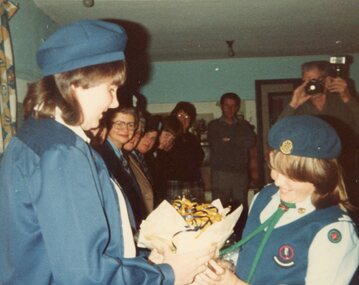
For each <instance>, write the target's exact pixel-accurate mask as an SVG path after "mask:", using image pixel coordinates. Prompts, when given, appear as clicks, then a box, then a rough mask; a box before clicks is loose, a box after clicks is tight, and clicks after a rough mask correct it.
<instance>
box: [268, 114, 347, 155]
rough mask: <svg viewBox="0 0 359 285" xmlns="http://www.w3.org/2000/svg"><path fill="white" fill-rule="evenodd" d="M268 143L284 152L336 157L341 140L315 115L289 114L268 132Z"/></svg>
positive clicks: (339, 149) (338, 153)
mask: <svg viewBox="0 0 359 285" xmlns="http://www.w3.org/2000/svg"><path fill="white" fill-rule="evenodd" d="M268 143H269V145H270V146H271V147H272V148H274V149H277V150H279V151H281V152H282V153H284V154H291V155H297V156H304V157H313V158H325V159H331V158H336V157H338V156H339V155H340V152H341V142H340V139H339V137H338V135H337V133H336V132H335V130H334V129H333V128H332V127H331V126H330V125H329V124H328V123H326V122H325V121H323V120H322V119H319V118H318V117H315V116H309V115H298V116H289V117H285V118H283V119H281V120H279V121H277V122H276V123H275V124H274V125H273V127H272V128H271V129H270V131H269V134H268Z"/></svg>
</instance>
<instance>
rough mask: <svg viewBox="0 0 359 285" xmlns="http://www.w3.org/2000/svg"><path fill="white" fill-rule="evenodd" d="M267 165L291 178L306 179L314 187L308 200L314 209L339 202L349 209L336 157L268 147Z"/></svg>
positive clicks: (303, 180) (296, 179) (350, 207)
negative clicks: (287, 152) (286, 151)
mask: <svg viewBox="0 0 359 285" xmlns="http://www.w3.org/2000/svg"><path fill="white" fill-rule="evenodd" d="M268 163H269V167H270V168H271V169H274V170H276V171H278V172H279V173H281V174H283V175H285V176H287V177H288V178H290V179H292V180H294V181H300V182H309V183H312V184H313V185H314V187H315V191H314V193H313V194H312V197H311V199H312V203H313V205H314V206H315V207H316V208H318V209H321V208H328V207H330V206H333V205H338V204H341V205H342V206H343V207H344V208H347V209H352V206H351V205H350V203H349V202H348V196H347V193H346V190H345V186H344V182H343V176H342V170H341V167H340V166H339V164H338V162H337V160H336V159H319V158H311V157H302V156H295V155H286V154H283V153H281V152H280V151H278V150H272V151H271V152H270V154H269V159H268Z"/></svg>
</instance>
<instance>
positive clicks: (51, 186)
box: [0, 119, 174, 285]
mask: <svg viewBox="0 0 359 285" xmlns="http://www.w3.org/2000/svg"><path fill="white" fill-rule="evenodd" d="M121 224H122V223H121V216H120V213H119V205H118V200H117V195H116V192H115V189H114V187H113V185H112V182H111V181H110V177H109V174H108V171H107V168H106V166H105V164H104V162H103V160H102V159H101V157H100V156H99V155H98V154H97V153H96V152H94V151H92V150H91V148H90V147H89V146H88V145H87V144H86V143H85V142H84V141H83V140H82V139H81V138H80V137H79V136H77V135H76V134H75V133H73V132H72V131H71V130H70V129H68V128H67V127H65V126H63V125H61V124H59V123H57V122H56V121H54V120H51V119H39V120H35V119H28V120H27V121H25V123H24V125H23V127H22V129H21V130H20V131H19V132H18V133H17V135H16V136H15V137H13V138H12V140H11V142H10V144H9V145H8V147H7V149H6V151H5V153H4V156H3V160H2V164H1V167H0V233H1V234H0V268H1V269H0V284H2V285H10V284H11V285H23V284H32V285H44V284H49V285H50V284H51V285H52V284H56V285H61V284H63V285H69V284H71V285H93V284H101V285H104V284H107V285H110V284H116V285H118V284H136V285H137V284H173V283H174V273H173V271H172V269H171V267H170V266H169V265H167V264H162V265H151V264H150V263H148V262H147V261H146V260H145V259H144V258H142V257H137V258H130V259H126V258H124V257H123V254H124V243H123V236H122V228H121Z"/></svg>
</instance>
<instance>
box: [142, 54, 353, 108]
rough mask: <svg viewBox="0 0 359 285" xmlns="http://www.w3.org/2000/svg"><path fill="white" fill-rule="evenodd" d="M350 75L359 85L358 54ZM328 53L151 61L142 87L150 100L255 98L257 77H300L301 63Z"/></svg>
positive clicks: (158, 101)
mask: <svg viewBox="0 0 359 285" xmlns="http://www.w3.org/2000/svg"><path fill="white" fill-rule="evenodd" d="M353 57H354V63H353V64H352V66H351V78H353V79H354V80H356V82H357V84H356V85H357V87H358V85H359V54H355V55H353ZM327 59H329V56H324V55H321V56H298V57H271V58H231V59H224V60H201V61H183V62H157V63H154V64H152V75H151V78H150V80H149V81H148V82H147V83H146V84H145V85H144V86H143V87H142V88H141V90H140V91H141V93H143V94H144V95H145V96H146V97H147V99H148V103H150V104H151V103H175V102H178V101H181V100H188V101H193V102H203V101H216V100H218V98H219V97H220V96H221V95H222V94H223V93H225V92H228V91H233V92H237V93H238V94H239V95H240V97H241V98H243V99H255V80H261V79H284V78H299V77H300V76H301V74H300V65H301V64H302V63H303V62H306V61H310V60H327Z"/></svg>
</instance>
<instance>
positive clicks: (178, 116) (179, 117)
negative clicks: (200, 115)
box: [177, 114, 190, 119]
mask: <svg viewBox="0 0 359 285" xmlns="http://www.w3.org/2000/svg"><path fill="white" fill-rule="evenodd" d="M177 118H178V119H181V118H185V119H189V118H190V117H189V116H188V115H187V114H177Z"/></svg>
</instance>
